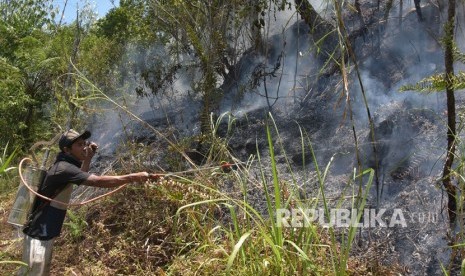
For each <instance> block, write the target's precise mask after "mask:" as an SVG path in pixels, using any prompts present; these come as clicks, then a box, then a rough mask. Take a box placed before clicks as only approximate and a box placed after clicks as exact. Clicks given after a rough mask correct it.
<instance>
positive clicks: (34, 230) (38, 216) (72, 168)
mask: <svg viewBox="0 0 465 276" xmlns="http://www.w3.org/2000/svg"><path fill="white" fill-rule="evenodd" d="M89 176H90V174H89V173H87V172H83V171H81V169H80V162H79V161H77V160H75V159H73V158H72V157H71V156H64V155H63V154H61V155H59V156H58V158H57V162H56V163H55V164H54V165H53V166H52V167H51V168H50V170H49V171H48V172H47V176H46V177H45V180H44V183H43V184H42V185H41V187H40V189H39V191H38V193H39V194H41V195H44V196H46V197H49V198H53V199H55V200H57V201H61V202H65V203H68V202H69V199H70V197H71V192H72V189H73V184H76V185H80V184H81V183H82V182H84V181H86V180H87V178H88V177H89ZM66 207H67V206H66V205H62V204H57V203H55V202H50V201H48V200H45V199H42V198H39V197H36V199H35V202H34V205H33V208H32V212H31V216H30V220H29V222H28V223H27V224H26V225H25V227H24V229H23V232H24V234H26V235H28V236H30V237H32V238H35V239H39V240H50V239H52V238H54V237H57V236H59V235H60V232H61V228H62V226H63V222H64V219H65V215H66V209H67V208H66Z"/></svg>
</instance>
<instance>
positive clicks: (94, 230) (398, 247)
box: [1, 1, 463, 275]
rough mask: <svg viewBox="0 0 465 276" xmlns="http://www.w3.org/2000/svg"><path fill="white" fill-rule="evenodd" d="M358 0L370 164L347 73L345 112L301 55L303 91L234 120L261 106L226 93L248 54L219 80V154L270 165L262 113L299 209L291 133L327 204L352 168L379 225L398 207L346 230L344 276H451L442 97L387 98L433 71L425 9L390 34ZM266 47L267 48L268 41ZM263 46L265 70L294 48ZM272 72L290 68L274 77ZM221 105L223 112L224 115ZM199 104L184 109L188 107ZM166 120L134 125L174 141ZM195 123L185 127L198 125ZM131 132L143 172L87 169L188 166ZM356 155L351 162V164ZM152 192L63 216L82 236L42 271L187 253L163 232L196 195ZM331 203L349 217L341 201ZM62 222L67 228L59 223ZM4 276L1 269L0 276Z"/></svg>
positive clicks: (305, 173) (253, 196)
mask: <svg viewBox="0 0 465 276" xmlns="http://www.w3.org/2000/svg"><path fill="white" fill-rule="evenodd" d="M361 2H362V10H364V16H365V17H366V24H367V26H366V27H367V28H368V29H367V31H366V32H365V31H364V32H361V31H360V30H361V26H359V25H358V23H356V22H358V20H356V19H354V18H351V17H350V16H348V17H347V18H348V19H347V20H348V22H347V25H348V26H349V33H350V32H352V33H354V34H358V35H354V36H351V38H352V41H351V42H352V43H353V47H354V50H355V53H356V55H357V57H358V61H359V65H360V71H361V76H362V82H363V83H364V92H365V93H366V97H367V99H368V105H369V109H370V114H371V116H372V120H373V125H374V136H375V137H376V139H375V142H374V145H375V148H376V152H377V153H376V156H375V154H374V153H373V140H372V133H371V129H370V122H369V118H368V117H367V110H366V107H365V104H364V99H363V97H362V91H361V88H360V85H359V83H358V80H357V74H356V73H355V72H354V71H350V72H349V73H348V74H349V80H350V81H349V87H350V91H352V92H351V95H350V97H351V108H349V106H348V104H347V102H346V101H345V99H346V95H345V94H343V90H342V84H341V81H340V80H341V79H342V77H341V72H340V70H338V69H337V66H335V65H334V64H331V63H330V64H329V65H328V66H327V67H326V70H323V72H319V67H318V66H320V65H321V61H319V60H318V58H316V57H315V56H313V55H312V56H311V57H309V58H308V59H309V60H305V58H302V59H303V61H301V62H302V63H303V65H302V67H300V68H299V69H300V70H301V71H305V72H306V73H307V75H306V77H305V78H304V79H301V80H300V82H299V83H300V84H302V83H305V85H300V86H299V88H298V89H297V90H296V96H295V98H292V99H289V98H285V97H283V98H282V99H280V100H278V101H277V102H276V104H274V105H273V106H267V105H266V104H262V105H260V106H257V107H254V108H253V109H250V110H249V109H247V110H246V111H244V110H245V109H246V108H245V106H247V105H251V104H252V103H253V101H254V100H257V99H260V102H262V101H263V97H260V96H258V97H257V98H250V97H243V96H242V91H241V90H240V89H238V88H237V87H245V86H247V85H250V78H251V77H250V74H251V72H253V68H256V67H257V66H258V63H259V61H258V59H257V58H256V56H257V53H252V52H248V53H247V54H245V55H244V57H243V60H241V62H240V65H241V67H244V68H248V70H244V72H242V73H241V74H242V75H240V76H239V77H238V76H237V75H236V76H235V77H233V76H230V78H229V79H227V80H226V81H225V85H226V84H227V87H225V89H227V91H226V90H225V91H226V92H225V98H224V102H223V103H222V104H221V105H220V106H221V108H220V109H221V110H219V112H220V111H231V112H232V114H234V118H235V121H234V123H233V124H232V130H231V131H228V124H227V122H226V121H225V120H224V121H223V122H221V123H220V126H219V128H218V132H217V133H216V135H217V136H218V137H220V138H222V139H224V141H227V146H228V149H229V150H230V152H231V154H232V155H233V156H235V157H236V158H237V159H238V160H243V161H245V160H247V159H248V158H249V157H250V156H251V155H254V156H256V155H257V151H258V153H259V154H260V156H261V157H262V161H261V162H262V165H263V167H265V168H269V167H270V166H271V165H270V164H271V162H270V160H269V158H270V155H269V150H268V149H269V147H268V141H267V137H266V130H265V126H266V123H267V122H268V123H269V122H270V120H269V118H268V114H272V116H273V119H274V122H275V123H276V129H277V131H278V132H279V135H278V133H277V132H276V131H275V129H274V127H272V133H273V139H274V142H275V150H276V152H275V155H276V156H275V158H276V160H275V161H276V162H277V166H278V169H279V177H280V179H282V180H283V181H288V182H292V183H294V184H295V185H296V186H297V187H295V188H296V189H297V190H298V191H299V196H300V197H301V198H304V199H305V198H312V197H314V196H315V195H316V194H317V193H318V189H319V187H318V183H317V179H316V176H315V163H314V160H313V158H312V153H311V151H310V150H309V147H308V146H306V147H304V148H302V146H301V139H302V133H304V139H305V140H306V141H310V142H311V143H312V146H313V148H314V154H315V157H316V161H317V163H318V165H319V167H320V168H324V167H325V166H326V165H327V164H328V162H330V160H333V161H332V165H331V167H330V171H329V175H328V179H327V181H326V183H325V186H324V191H325V193H326V195H327V197H328V198H330V199H341V198H343V197H344V196H347V195H349V196H350V195H351V194H350V193H349V194H347V192H346V189H347V187H348V186H349V185H354V184H353V183H352V184H351V182H350V181H349V180H350V178H351V175H352V173H353V169H354V168H356V167H358V166H359V165H360V164H361V165H362V167H363V168H373V169H375V170H377V176H378V177H377V179H376V180H375V182H374V183H373V185H372V188H371V190H370V193H369V196H368V198H367V201H368V206H367V208H374V209H376V210H380V209H386V217H387V223H388V222H389V219H390V215H392V213H393V211H394V210H396V209H399V210H401V211H402V213H403V215H404V217H405V221H406V227H402V226H400V225H395V226H394V227H382V226H378V227H367V228H360V229H358V231H357V236H356V240H355V243H354V244H353V248H352V251H351V256H352V259H351V262H350V263H349V267H351V268H354V267H362V266H363V267H365V268H366V270H364V272H363V273H362V272H360V273H357V272H356V271H357V270H356V269H355V268H354V269H353V271H354V274H359V275H364V273H368V272H371V273H373V274H375V275H376V274H377V275H397V274H398V273H400V274H402V275H442V272H441V265H444V266H445V267H446V269H450V271H451V275H453V274H455V273H457V271H459V264H460V259H461V258H462V255H461V253H462V252H461V251H460V250H459V249H457V250H452V249H451V247H450V244H451V243H452V242H459V241H457V240H455V238H454V232H453V231H451V230H450V228H449V224H448V221H447V214H446V212H445V206H446V204H447V203H446V202H445V197H444V194H443V191H442V188H441V186H440V183H439V182H438V180H439V179H440V177H441V171H442V165H443V162H444V160H443V159H444V151H445V150H444V149H445V144H446V116H445V115H446V114H445V113H444V111H445V107H446V105H445V97H444V95H442V94H438V95H419V94H416V93H415V92H404V93H399V92H398V88H399V87H400V86H401V85H403V84H412V83H414V82H416V81H418V80H420V79H421V78H423V77H426V76H428V75H430V74H432V73H433V71H435V70H441V68H443V64H442V60H443V59H442V56H443V53H442V52H441V48H440V47H439V45H438V44H437V42H436V40H435V39H434V37H439V30H440V26H439V24H440V23H439V19H438V17H439V15H438V11H437V10H436V7H434V6H432V5H429V4H428V5H426V6H424V7H423V15H424V17H425V18H429V19H428V20H426V21H424V22H418V20H417V17H416V14H415V12H414V11H411V12H408V13H406V14H405V16H404V19H403V21H402V27H399V26H398V25H397V21H396V23H394V22H393V20H392V21H390V22H388V21H385V22H384V21H383V22H384V23H382V24H381V25H378V23H377V22H379V21H377V20H372V19H371V20H368V16H378V17H379V18H381V17H382V16H383V15H384V11H383V10H381V11H378V12H377V11H376V7H375V6H374V4H370V3H369V1H361ZM370 18H371V17H370ZM350 20H352V21H350ZM299 26H300V28H301V31H300V32H299V35H300V38H299V39H300V41H301V44H300V47H302V49H303V50H306V49H307V48H306V47H309V45H310V42H309V36H310V35H309V32H308V29H305V24H304V23H303V22H301V23H299ZM296 28H297V24H295V25H293V26H292V27H291V28H289V32H290V33H289V34H288V36H287V37H292V35H294V36H295V35H296V34H297V31H296V30H297V29H296ZM302 30H306V31H302ZM291 34H292V35H291ZM432 34H433V35H432ZM273 39H275V40H276V39H278V36H276V37H273ZM273 45H274V44H273ZM273 45H272V47H275V48H273V49H274V50H273V51H270V56H268V57H266V59H268V64H275V63H276V60H277V59H278V56H279V54H280V53H284V55H287V56H291V55H292V53H295V47H298V46H297V45H296V44H295V40H292V41H287V47H284V46H283V45H284V44H283V43H277V44H276V45H277V46H276V45H275V46H273ZM289 45H291V46H292V47H291V46H289ZM266 59H265V60H266ZM283 66H284V65H283ZM283 70H289V71H290V70H291V69H289V67H284V69H283ZM236 73H237V72H236ZM302 74H303V73H302ZM303 75H304V74H303ZM235 82H240V83H235ZM268 85H269V86H268V87H276V86H277V85H278V81H277V80H270V83H269V84H268ZM273 85H274V86H273ZM250 89H251V91H253V92H256V94H261V95H263V90H260V89H263V86H262V87H260V86H257V87H250ZM462 101H463V100H462V99H461V97H460V96H458V102H459V106H458V108H462V106H461V104H460V103H461V102H462ZM231 102H234V108H233V107H232V106H233V105H232V104H231ZM263 102H265V101H263ZM183 104H186V108H187V105H188V104H192V103H190V102H189V101H186V102H184V103H183ZM199 104H200V103H199V102H196V103H195V104H194V105H195V106H198V105H199ZM225 107H229V109H227V108H225ZM350 111H352V118H353V120H351V114H350ZM168 116H169V118H146V121H147V122H148V123H149V124H151V125H152V126H153V127H156V128H157V129H160V131H163V132H164V133H166V135H167V136H170V137H172V136H176V138H177V141H180V140H181V139H182V138H183V137H187V136H189V135H191V134H192V132H185V133H183V132H182V131H180V130H179V129H178V130H176V126H173V125H171V124H167V122H178V121H179V118H178V117H177V116H179V114H178V113H177V112H172V113H169V115H168ZM196 116H198V114H197V115H196ZM196 116H194V117H193V118H194V119H198V117H196ZM132 128H133V129H134V131H133V133H132V136H131V137H129V139H127V140H128V142H130V143H133V144H140V145H142V146H141V147H143V148H145V149H147V148H148V149H149V150H148V155H143V157H144V158H148V160H149V161H150V162H148V163H147V164H145V165H141V164H140V163H137V162H132V163H131V162H127V160H128V159H130V158H129V157H131V154H132V153H131V152H126V157H128V158H125V157H124V153H122V152H118V151H117V150H115V151H114V152H110V153H106V154H104V153H101V155H100V156H99V157H98V158H99V159H98V161H99V162H100V167H97V168H94V170H96V171H99V172H101V171H103V170H104V169H105V167H109V166H111V167H112V170H116V171H124V170H136V169H148V170H151V171H176V170H183V169H187V168H189V167H188V166H185V165H186V164H185V163H184V162H183V161H182V157H180V156H179V155H177V154H176V153H173V152H172V151H170V150H169V144H168V143H167V142H166V141H165V140H164V139H162V138H160V137H158V136H157V135H154V134H153V133H152V132H151V131H150V130H147V129H145V128H144V127H143V126H141V125H137V124H136V125H133V126H132ZM354 129H355V135H354ZM355 136H356V138H357V140H355ZM278 137H279V139H278ZM188 140H189V141H190V143H188V146H187V147H186V154H188V155H189V156H190V157H191V158H192V159H195V160H194V161H196V162H197V164H198V165H200V166H202V165H205V166H210V165H212V164H205V162H206V159H205V158H204V156H205V155H206V152H205V148H203V149H202V148H201V147H198V144H196V142H193V141H194V140H195V139H188ZM135 152H137V147H136V149H135ZM357 152H358V153H359V156H360V158H359V159H357V158H356V156H357V155H356V153H357ZM116 153H118V154H121V156H122V157H121V156H120V157H119V159H121V160H126V161H121V160H117V162H115V160H114V158H113V157H112V156H113V155H114V154H116ZM147 156H149V157H147ZM136 159H137V158H136ZM376 160H377V161H378V165H376ZM135 164H136V165H135ZM289 167H290V168H291V169H292V174H291V172H290V170H289ZM257 170H258V169H257V167H252V168H251V175H253V174H254V173H256V172H257ZM268 177H271V175H268ZM291 179H295V181H291ZM216 181H217V183H220V184H219V185H218V186H217V187H218V188H219V189H221V190H222V191H223V192H226V193H231V194H234V193H237V196H240V192H238V190H240V189H239V187H237V185H239V184H237V183H234V182H231V181H230V180H228V179H224V180H216ZM164 185H166V184H162V185H161V186H160V188H154V187H156V185H155V186H154V185H146V186H139V187H130V188H126V189H124V190H123V191H122V192H119V193H117V194H115V195H114V196H112V197H111V198H107V199H105V200H104V201H102V202H98V203H95V204H91V205H90V206H85V207H83V208H81V209H77V210H73V211H74V212H76V213H77V214H78V217H79V218H81V219H82V220H84V221H85V223H86V226H85V228H84V230H83V231H82V232H78V233H74V234H73V232H72V231H71V230H70V228H68V227H67V228H65V230H64V233H63V235H62V237H60V238H59V239H58V240H57V246H56V251H55V253H54V261H53V267H52V269H53V272H54V273H56V274H60V273H62V272H63V271H65V272H66V273H68V274H69V275H91V274H108V273H112V274H125V275H127V274H137V273H141V271H144V272H145V273H146V275H154V274H162V273H163V272H162V271H163V269H164V268H166V267H168V266H169V265H170V264H172V262H173V260H174V259H173V258H174V256H176V255H182V254H181V253H187V252H189V250H190V249H191V248H190V247H180V244H184V242H185V241H189V240H193V241H196V240H195V239H196V235H195V233H192V232H191V231H192V230H191V229H190V228H189V227H187V226H183V225H182V224H181V226H180V227H181V228H174V227H173V225H177V224H176V223H175V222H174V221H173V217H174V214H175V213H176V211H177V209H178V208H179V207H180V206H182V205H183V204H185V203H187V202H193V201H195V200H201V199H202V196H199V193H192V192H189V191H187V190H183V189H185V187H184V186H183V185H175V186H173V187H177V188H179V190H178V191H176V189H177V188H176V189H174V188H169V186H164ZM270 188H271V187H270ZM363 188H364V187H363ZM166 189H171V190H170V193H169V195H170V197H167V193H166ZM189 196H191V197H190V198H189ZM247 198H248V199H249V200H250V202H251V204H252V206H253V207H254V208H256V209H257V210H259V211H260V212H261V213H263V214H264V215H266V213H267V211H266V206H265V201H264V192H263V190H262V188H261V187H250V189H248V190H247ZM330 204H331V205H332V206H333V207H334V206H336V204H337V200H334V201H330ZM343 204H344V205H343V206H345V207H348V208H350V201H347V202H343ZM214 214H216V216H217V217H216V218H217V219H220V220H223V221H225V223H227V220H228V215H227V212H226V211H225V210H215V211H214ZM3 216H5V212H4V213H3ZM67 222H68V223H70V220H69V218H67ZM338 231H342V232H343V231H345V230H344V229H338ZM1 233H2V238H4V239H5V240H11V236H10V235H12V234H11V233H12V229H11V227H10V226H7V227H3V226H2V231H1ZM9 236H10V238H8V237H9ZM180 241H182V242H180ZM12 243H13V242H12ZM12 243H9V244H10V245H11V244H12ZM2 246H4V245H2ZM18 246H19V245H18ZM18 246H16V247H15V246H13V247H11V246H9V247H8V248H9V251H8V252H9V253H6V254H9V255H8V256H9V257H11V258H13V259H18V258H19V256H20V248H19V247H18ZM11 248H13V249H11ZM178 264H179V263H178ZM184 265H185V264H184ZM6 269H10V270H11V269H12V268H11V267H10V266H8V267H7V268H6Z"/></svg>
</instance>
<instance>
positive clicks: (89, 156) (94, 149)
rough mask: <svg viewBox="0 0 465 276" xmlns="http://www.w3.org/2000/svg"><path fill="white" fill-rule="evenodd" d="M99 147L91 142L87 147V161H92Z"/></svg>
mask: <svg viewBox="0 0 465 276" xmlns="http://www.w3.org/2000/svg"><path fill="white" fill-rule="evenodd" d="M97 149H98V145H97V144H96V143H94V142H90V143H89V144H88V145H87V147H86V154H87V155H86V159H87V160H90V159H92V157H94V155H95V153H96V152H97Z"/></svg>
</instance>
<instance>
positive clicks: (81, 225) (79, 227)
mask: <svg viewBox="0 0 465 276" xmlns="http://www.w3.org/2000/svg"><path fill="white" fill-rule="evenodd" d="M67 216H68V222H65V223H64V225H66V226H67V227H68V231H69V234H70V236H71V239H72V240H73V241H74V242H76V241H79V240H81V239H82V238H83V235H84V231H85V229H86V227H87V226H88V224H87V222H86V220H85V217H84V216H83V215H82V214H80V213H77V212H74V211H72V210H68V211H67Z"/></svg>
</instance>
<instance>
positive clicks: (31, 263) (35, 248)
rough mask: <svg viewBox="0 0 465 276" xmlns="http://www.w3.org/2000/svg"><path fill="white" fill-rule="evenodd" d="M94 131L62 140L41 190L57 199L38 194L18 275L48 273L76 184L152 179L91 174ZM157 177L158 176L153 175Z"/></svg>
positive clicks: (141, 175) (116, 183) (109, 184)
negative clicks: (91, 141)
mask: <svg viewBox="0 0 465 276" xmlns="http://www.w3.org/2000/svg"><path fill="white" fill-rule="evenodd" d="M90 136H91V133H90V132H89V131H84V132H82V133H79V132H77V131H75V130H73V129H70V130H68V131H66V132H65V133H63V135H62V136H61V138H60V141H59V147H60V150H61V152H60V153H59V154H58V156H57V159H56V161H55V163H54V164H53V166H52V167H51V168H50V169H49V170H48V171H47V175H46V177H45V180H44V182H43V184H42V185H41V186H40V188H39V190H38V193H39V194H41V195H44V196H45V197H48V198H52V199H54V201H57V202H50V201H48V200H45V199H42V198H39V197H36V200H35V202H34V206H33V208H32V212H31V215H30V219H29V221H28V223H27V224H26V225H25V227H24V229H23V232H24V234H25V235H26V236H25V237H24V248H23V262H25V263H26V264H28V268H23V269H21V270H20V272H19V275H48V274H49V271H50V263H51V259H52V248H53V241H54V240H55V238H56V237H58V236H59V235H60V232H61V228H62V226H63V222H64V219H65V215H66V209H67V205H64V204H60V203H58V202H63V203H69V200H70V198H71V193H72V191H73V185H87V186H95V187H103V188H112V187H118V186H121V185H123V184H126V183H130V182H145V181H147V180H149V179H150V178H152V176H151V175H149V174H148V173H147V172H138V173H131V174H126V175H116V176H98V175H94V174H90V173H88V171H89V167H90V162H91V159H92V157H93V156H94V154H95V151H96V150H97V148H98V147H97V145H96V144H95V143H88V142H87V139H88V138H90ZM153 177H155V176H153Z"/></svg>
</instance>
